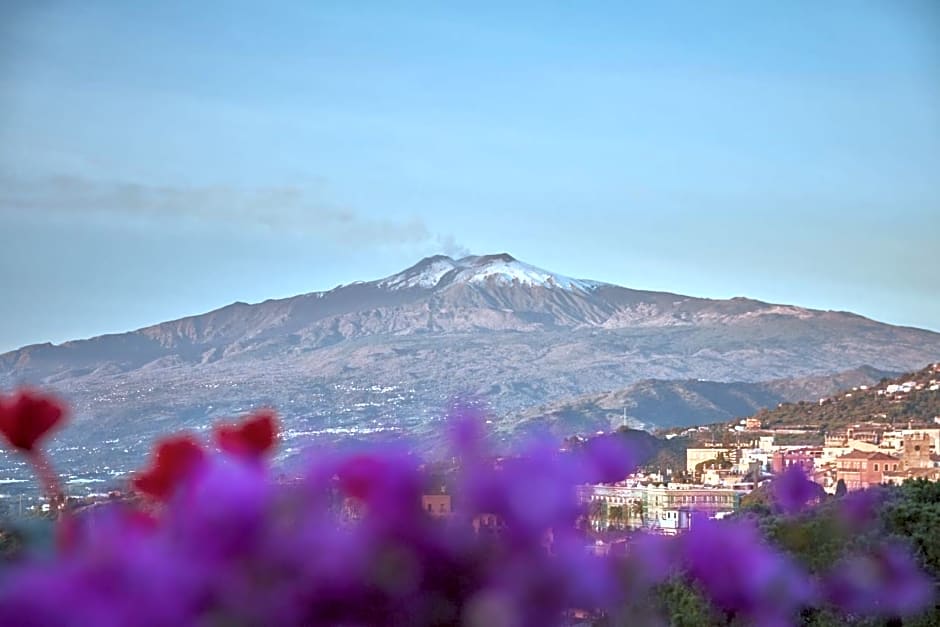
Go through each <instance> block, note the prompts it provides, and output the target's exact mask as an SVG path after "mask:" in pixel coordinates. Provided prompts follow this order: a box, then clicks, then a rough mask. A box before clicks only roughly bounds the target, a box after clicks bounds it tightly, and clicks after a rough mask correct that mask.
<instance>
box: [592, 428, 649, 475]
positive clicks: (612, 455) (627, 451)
mask: <svg viewBox="0 0 940 627" xmlns="http://www.w3.org/2000/svg"><path fill="white" fill-rule="evenodd" d="M583 456H584V460H585V472H586V476H585V477H584V481H585V482H586V483H615V482H617V481H622V480H623V479H624V478H626V476H627V475H629V474H630V473H631V472H633V471H634V470H636V466H637V455H636V452H635V451H634V450H633V447H631V446H630V445H629V444H628V443H627V441H626V440H625V439H624V438H623V436H621V435H618V434H616V433H613V434H608V435H603V436H600V437H596V438H593V439H591V440H589V441H588V442H587V444H586V445H585V447H584V451H583Z"/></svg>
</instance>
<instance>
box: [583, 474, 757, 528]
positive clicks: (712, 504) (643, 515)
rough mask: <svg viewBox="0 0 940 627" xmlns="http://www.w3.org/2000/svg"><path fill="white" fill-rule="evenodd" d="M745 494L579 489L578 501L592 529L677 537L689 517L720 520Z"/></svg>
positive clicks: (680, 487)
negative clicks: (583, 505)
mask: <svg viewBox="0 0 940 627" xmlns="http://www.w3.org/2000/svg"><path fill="white" fill-rule="evenodd" d="M746 493H747V491H746V490H743V489H735V488H709V487H705V486H698V485H688V484H670V485H659V486H655V485H645V486H642V485H594V486H582V488H581V490H580V498H581V500H582V502H585V503H587V504H588V506H589V511H590V517H591V523H592V526H594V527H595V528H606V527H608V526H614V527H619V528H624V529H647V530H650V531H655V532H659V533H667V534H671V533H678V532H679V531H683V530H686V529H688V528H689V526H690V525H691V524H692V520H693V516H706V517H708V518H715V517H720V516H722V515H725V514H729V513H731V512H734V511H736V510H737V509H738V508H739V507H740V504H741V497H742V496H743V495H744V494H746Z"/></svg>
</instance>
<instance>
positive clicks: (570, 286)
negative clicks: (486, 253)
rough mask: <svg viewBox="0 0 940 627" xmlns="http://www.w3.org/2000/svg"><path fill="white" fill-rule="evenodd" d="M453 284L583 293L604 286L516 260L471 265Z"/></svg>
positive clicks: (458, 275) (460, 273) (461, 272)
mask: <svg viewBox="0 0 940 627" xmlns="http://www.w3.org/2000/svg"><path fill="white" fill-rule="evenodd" d="M461 261H463V260H462V259H461ZM453 282H454V283H470V284H474V283H492V282H495V283H497V284H506V285H513V284H519V285H528V286H532V287H544V288H548V289H563V290H572V291H582V292H588V291H591V290H593V289H596V288H597V287H598V286H600V285H603V284H602V283H598V282H596V281H584V280H581V279H572V278H571V277H567V276H564V275H561V274H555V273H554V272H549V271H547V270H542V269H541V268H536V267H535V266H530V265H529V264H527V263H523V262H521V261H517V260H515V259H512V260H494V261H488V262H486V263H484V264H482V265H480V266H476V265H471V266H470V267H468V268H464V269H463V270H461V271H460V272H459V273H457V276H456V277H454V281H453Z"/></svg>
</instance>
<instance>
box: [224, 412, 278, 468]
mask: <svg viewBox="0 0 940 627" xmlns="http://www.w3.org/2000/svg"><path fill="white" fill-rule="evenodd" d="M215 441H216V443H217V444H218V445H219V448H220V449H222V450H223V451H225V452H226V453H232V454H235V455H245V456H247V457H261V456H262V455H264V454H265V453H267V452H269V451H271V450H272V449H273V448H274V445H275V444H277V420H276V418H275V416H274V412H273V411H270V410H262V411H257V412H255V413H253V414H251V415H249V416H248V417H246V418H245V419H244V420H242V421H241V422H240V423H239V424H234V425H231V424H228V425H227V424H220V425H216V426H215Z"/></svg>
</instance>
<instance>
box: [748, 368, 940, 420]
mask: <svg viewBox="0 0 940 627" xmlns="http://www.w3.org/2000/svg"><path fill="white" fill-rule="evenodd" d="M866 387H867V389H863V388H862V387H861V386H860V385H856V386H852V387H846V388H844V389H842V390H840V391H839V392H838V393H836V394H832V395H827V396H825V397H820V398H819V399H817V400H816V401H815V402H813V401H809V402H799V403H784V404H783V405H781V406H780V407H776V408H773V409H765V410H762V411H759V412H757V413H756V414H755V417H757V418H759V419H760V420H761V423H762V424H763V426H764V427H765V428H774V427H789V426H799V425H810V426H812V427H815V428H818V429H820V430H821V431H829V430H833V429H838V428H842V427H846V426H849V425H852V424H856V423H859V422H864V421H875V422H884V423H889V424H900V425H903V424H905V423H907V422H908V421H915V422H916V421H926V422H930V421H933V420H934V418H937V417H940V364H932V365H930V366H927V367H926V368H923V369H921V370H919V371H917V372H910V373H907V374H903V375H899V376H895V377H893V378H887V377H886V378H883V379H881V380H880V381H878V383H876V384H874V385H868V386H866Z"/></svg>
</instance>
